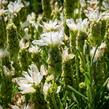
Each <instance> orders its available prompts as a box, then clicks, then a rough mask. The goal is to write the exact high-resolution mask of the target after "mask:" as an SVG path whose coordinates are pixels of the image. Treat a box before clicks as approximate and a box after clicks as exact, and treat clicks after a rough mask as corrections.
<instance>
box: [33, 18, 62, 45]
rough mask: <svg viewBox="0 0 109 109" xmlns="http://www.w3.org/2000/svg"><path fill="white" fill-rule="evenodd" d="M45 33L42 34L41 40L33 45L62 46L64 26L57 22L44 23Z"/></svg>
mask: <svg viewBox="0 0 109 109" xmlns="http://www.w3.org/2000/svg"><path fill="white" fill-rule="evenodd" d="M43 24H44V26H42V27H43V30H44V32H43V33H42V34H41V39H40V40H34V41H33V42H32V43H33V44H35V45H38V46H56V45H60V44H62V42H63V40H64V31H63V26H62V24H61V23H60V22H59V23H58V21H57V20H56V21H50V22H48V23H45V22H43Z"/></svg>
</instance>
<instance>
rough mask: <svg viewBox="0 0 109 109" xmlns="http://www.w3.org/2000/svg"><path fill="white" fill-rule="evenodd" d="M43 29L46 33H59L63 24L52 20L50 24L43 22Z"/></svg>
mask: <svg viewBox="0 0 109 109" xmlns="http://www.w3.org/2000/svg"><path fill="white" fill-rule="evenodd" d="M42 28H43V31H44V32H50V31H59V30H60V29H61V28H62V23H61V22H59V21H58V20H55V21H52V20H50V21H49V22H43V26H42Z"/></svg>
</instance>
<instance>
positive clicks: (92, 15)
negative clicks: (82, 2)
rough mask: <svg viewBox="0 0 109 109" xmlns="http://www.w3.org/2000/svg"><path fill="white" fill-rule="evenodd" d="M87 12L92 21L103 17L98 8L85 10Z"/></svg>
mask: <svg viewBox="0 0 109 109" xmlns="http://www.w3.org/2000/svg"><path fill="white" fill-rule="evenodd" d="M85 14H86V16H87V17H88V19H89V20H90V21H99V20H100V18H101V15H100V12H99V10H98V9H95V10H93V9H91V10H85Z"/></svg>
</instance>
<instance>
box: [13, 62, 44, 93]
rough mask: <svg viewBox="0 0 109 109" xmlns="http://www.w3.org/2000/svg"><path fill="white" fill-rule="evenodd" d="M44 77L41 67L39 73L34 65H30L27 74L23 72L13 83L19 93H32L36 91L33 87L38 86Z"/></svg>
mask: <svg viewBox="0 0 109 109" xmlns="http://www.w3.org/2000/svg"><path fill="white" fill-rule="evenodd" d="M44 75H45V72H44V68H43V67H42V66H41V68H40V71H39V70H38V68H37V66H36V65H35V64H31V65H30V66H29V69H28V72H23V77H18V78H15V79H14V80H13V81H15V82H16V83H17V84H18V85H19V89H20V90H21V93H23V94H25V93H34V92H35V91H36V90H35V88H34V86H37V85H39V84H40V82H41V80H42V79H43V76H44Z"/></svg>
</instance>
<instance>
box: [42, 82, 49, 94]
mask: <svg viewBox="0 0 109 109" xmlns="http://www.w3.org/2000/svg"><path fill="white" fill-rule="evenodd" d="M50 86H51V83H47V82H45V83H44V86H43V92H44V94H45V95H47V93H48V90H49V88H50Z"/></svg>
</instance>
